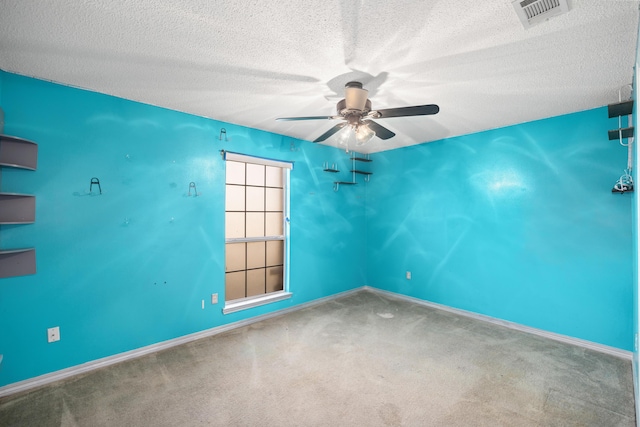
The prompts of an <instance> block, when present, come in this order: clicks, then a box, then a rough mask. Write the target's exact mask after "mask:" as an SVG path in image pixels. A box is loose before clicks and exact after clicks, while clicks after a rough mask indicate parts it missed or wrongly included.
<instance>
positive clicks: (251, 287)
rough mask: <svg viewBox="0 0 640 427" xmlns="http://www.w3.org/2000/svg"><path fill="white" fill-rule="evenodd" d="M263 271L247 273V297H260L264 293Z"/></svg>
mask: <svg viewBox="0 0 640 427" xmlns="http://www.w3.org/2000/svg"><path fill="white" fill-rule="evenodd" d="M264 273H265V269H264V268H260V269H258V270H248V271H247V296H248V297H252V296H254V295H262V294H264V291H265V279H264Z"/></svg>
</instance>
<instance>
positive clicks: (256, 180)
mask: <svg viewBox="0 0 640 427" xmlns="http://www.w3.org/2000/svg"><path fill="white" fill-rule="evenodd" d="M247 185H261V186H264V165H253V164H251V163H247Z"/></svg>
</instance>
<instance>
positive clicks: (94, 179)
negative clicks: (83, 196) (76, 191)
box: [89, 178, 102, 194]
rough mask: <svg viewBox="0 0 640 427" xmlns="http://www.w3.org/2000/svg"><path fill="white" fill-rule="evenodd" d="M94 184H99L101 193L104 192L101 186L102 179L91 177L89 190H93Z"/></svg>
mask: <svg viewBox="0 0 640 427" xmlns="http://www.w3.org/2000/svg"><path fill="white" fill-rule="evenodd" d="M93 184H96V185H97V186H98V190H100V194H102V187H100V180H99V179H98V178H91V182H90V183H89V191H92V190H93Z"/></svg>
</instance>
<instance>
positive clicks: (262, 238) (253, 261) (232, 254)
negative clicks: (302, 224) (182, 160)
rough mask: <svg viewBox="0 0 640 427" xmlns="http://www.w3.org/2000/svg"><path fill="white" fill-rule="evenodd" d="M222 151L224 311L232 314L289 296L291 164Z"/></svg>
mask: <svg viewBox="0 0 640 427" xmlns="http://www.w3.org/2000/svg"><path fill="white" fill-rule="evenodd" d="M224 155H225V160H226V162H225V163H226V173H225V175H226V184H225V186H226V187H225V308H224V313H230V312H234V311H238V310H242V309H245V308H250V307H255V306H257V305H262V304H266V303H269V302H274V301H279V300H281V299H285V298H289V297H290V296H291V294H290V293H288V292H287V291H288V289H287V234H288V209H287V208H288V191H287V184H288V181H289V170H290V169H291V168H292V164H291V163H288V162H281V161H277V160H269V159H262V158H258V157H250V156H245V155H242V154H236V153H229V152H225V153H224Z"/></svg>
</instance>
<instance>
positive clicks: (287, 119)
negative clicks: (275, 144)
mask: <svg viewBox="0 0 640 427" xmlns="http://www.w3.org/2000/svg"><path fill="white" fill-rule="evenodd" d="M341 118H342V117H340V116H310V117H278V118H277V119H276V120H280V121H294V120H333V119H341Z"/></svg>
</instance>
